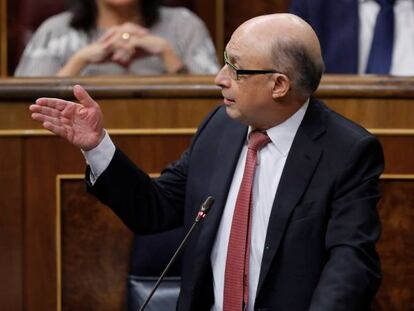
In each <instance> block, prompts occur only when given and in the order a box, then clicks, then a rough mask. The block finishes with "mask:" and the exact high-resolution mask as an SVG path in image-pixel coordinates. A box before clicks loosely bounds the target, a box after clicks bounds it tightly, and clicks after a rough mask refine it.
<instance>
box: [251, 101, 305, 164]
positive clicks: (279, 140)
mask: <svg viewBox="0 0 414 311" xmlns="http://www.w3.org/2000/svg"><path fill="white" fill-rule="evenodd" d="M308 106H309V98H308V99H307V100H306V102H305V103H304V104H303V105H302V107H300V108H299V109H298V111H296V112H295V113H294V114H293V115H292V116H291V117H290V118H289V119H287V120H285V121H284V122H282V123H280V124H278V125H276V126H274V127H271V128H269V129H267V130H266V132H267V135H268V136H269V138H270V140H271V141H272V143H273V144H274V145H275V146H276V149H278V150H279V152H280V153H281V154H283V155H284V156H287V154H288V153H289V150H290V147H291V146H292V143H293V139H294V138H295V135H296V132H297V131H298V128H299V125H300V124H301V123H302V120H303V117H304V116H305V113H306V109H307V108H308ZM252 130H253V129H252V127H251V126H249V130H248V132H247V141H248V137H249V134H250V132H251V131H252Z"/></svg>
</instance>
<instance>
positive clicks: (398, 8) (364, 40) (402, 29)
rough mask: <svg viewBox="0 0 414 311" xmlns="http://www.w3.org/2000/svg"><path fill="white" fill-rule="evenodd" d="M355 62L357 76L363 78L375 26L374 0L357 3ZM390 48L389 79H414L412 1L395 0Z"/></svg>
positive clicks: (413, 13) (376, 12)
mask: <svg viewBox="0 0 414 311" xmlns="http://www.w3.org/2000/svg"><path fill="white" fill-rule="evenodd" d="M358 5H359V7H358V11H359V55H358V56H359V59H358V60H359V62H358V64H359V65H358V73H359V74H364V73H365V70H366V67H367V63H368V57H369V52H370V50H371V44H372V39H373V37H374V28H375V22H376V20H377V15H378V13H379V11H380V8H381V6H380V5H379V4H378V3H377V2H376V1H375V0H359V2H358ZM394 15H395V26H394V48H393V54H392V60H391V72H390V74H391V75H401V76H408V75H414V1H413V0H396V1H395V4H394Z"/></svg>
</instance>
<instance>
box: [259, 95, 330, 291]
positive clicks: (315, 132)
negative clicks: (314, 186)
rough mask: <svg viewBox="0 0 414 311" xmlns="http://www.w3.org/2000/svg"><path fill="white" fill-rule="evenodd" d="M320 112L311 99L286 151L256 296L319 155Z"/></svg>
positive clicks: (322, 127)
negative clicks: (286, 156) (317, 140)
mask: <svg viewBox="0 0 414 311" xmlns="http://www.w3.org/2000/svg"><path fill="white" fill-rule="evenodd" d="M317 110H319V111H317ZM320 110H321V109H320V104H319V103H318V102H315V101H313V100H311V103H310V105H309V107H308V110H307V112H306V114H305V117H304V120H303V121H302V124H301V125H300V127H299V129H298V132H297V134H296V136H295V139H294V141H293V144H292V147H291V149H290V151H289V155H288V158H287V160H286V164H285V167H284V169H283V173H282V176H281V179H280V183H279V187H278V189H277V192H276V196H275V200H274V202H273V207H272V212H271V214H270V219H269V225H268V229H267V234H266V242H265V248H264V252H263V258H262V266H261V271H260V277H259V284H258V290H257V293H260V290H261V288H262V286H263V283H264V281H265V279H266V276H267V274H268V272H269V269H270V267H271V264H272V262H273V259H274V257H275V255H276V253H277V249H278V247H279V245H280V241H281V240H282V238H283V235H284V232H285V229H286V226H287V224H288V220H289V216H290V214H291V213H292V211H293V209H294V207H295V206H296V204H297V203H298V201H299V200H300V198H301V197H302V195H303V193H304V192H305V190H306V188H307V186H308V184H309V181H310V180H311V177H312V175H313V172H314V170H315V168H316V167H317V165H318V162H319V159H320V157H321V155H322V149H321V147H320V146H319V145H318V144H316V143H315V141H314V140H315V139H316V138H317V137H318V136H320V135H321V134H322V133H323V132H324V126H323V125H322V124H323V121H322V119H321V111H320Z"/></svg>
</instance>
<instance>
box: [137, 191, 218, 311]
mask: <svg viewBox="0 0 414 311" xmlns="http://www.w3.org/2000/svg"><path fill="white" fill-rule="evenodd" d="M213 203H214V198H213V197H211V196H209V197H208V198H207V199H206V200H205V201H204V203H203V204H202V205H201V208H200V210H199V211H198V214H197V216H196V218H195V219H194V223H193V225H192V226H191V228H190V230H188V232H187V234H186V235H185V237H184V239H183V240H182V242H181V244H180V246H178V248H177V250H176V251H175V253H174V255H173V256H172V258H171V260H170V262H169V263H168V265H167V266H166V267H165V269H164V271H163V272H162V273H161V276H160V277H159V278H158V280H157V283H155V286H154V288H153V289H152V291H151V293H150V294H149V295H148V297H147V299H145V301H144V303H143V304H142V306H141V308H139V311H143V310H144V308H145V307H146V306H147V304H148V302H149V301H150V299H151V297H152V296H153V295H154V293H155V291H156V290H157V288H158V286H159V285H160V283H161V281H162V279H163V278H164V276H165V275H166V274H167V272H168V270H169V269H170V267H171V265H172V264H173V263H174V261H175V258H176V257H177V256H178V254H179V253H180V252H181V249H182V248H183V246H184V244H185V243H186V242H187V239H188V237H189V236H190V234H191V232H193V230H194V228H195V226H196V225H197V224H198V223H199V222H200V221H201V220H202V219H204V217H206V215H207V213H208V212H209V210H210V208H211V206H212V205H213Z"/></svg>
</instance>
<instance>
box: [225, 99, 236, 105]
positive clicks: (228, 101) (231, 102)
mask: <svg viewBox="0 0 414 311" xmlns="http://www.w3.org/2000/svg"><path fill="white" fill-rule="evenodd" d="M234 103H235V100H234V99H230V98H227V97H224V104H225V105H233V104H234Z"/></svg>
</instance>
